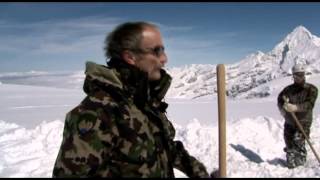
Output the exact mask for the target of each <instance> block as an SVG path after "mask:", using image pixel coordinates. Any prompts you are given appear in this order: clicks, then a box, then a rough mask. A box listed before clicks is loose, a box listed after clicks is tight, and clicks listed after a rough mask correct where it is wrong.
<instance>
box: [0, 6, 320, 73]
mask: <svg viewBox="0 0 320 180" xmlns="http://www.w3.org/2000/svg"><path fill="white" fill-rule="evenodd" d="M319 9H320V3H317V2H314V3H310V2H309V3H302V2H296V3H277V2H272V3H271V2H269V3H267V2H264V3H263V2H250V3H249V2H246V3H245V2H241V3H235V2H233V3H232V2H224V3H223V2H219V3H217V2H201V3H196V2H184V3H172V2H171V3H170V2H149V3H148V2H135V3H128V2H122V3H111V2H106V3H102V2H94V3H92V2H82V3H79V2H78V3H72V2H68V3H67V2H64V3H63V2H62V3H61V2H60V3H58V2H42V3H39V2H38V3H37V2H33V3H32V2H27V3H22V2H14V3H10V2H4V3H3V2H2V3H0V72H21V71H73V70H83V69H84V67H85V62H86V61H94V62H97V63H100V64H105V61H106V59H105V57H104V52H103V47H104V39H105V37H106V35H107V34H108V33H109V32H110V31H111V30H112V29H113V28H115V27H116V26H117V25H118V24H120V23H123V22H126V21H148V22H152V23H155V24H157V25H158V26H159V27H160V31H161V32H162V36H163V41H164V45H165V48H166V53H167V56H168V63H167V67H179V66H183V65H186V64H220V63H223V64H230V63H235V62H238V61H240V60H241V59H243V58H245V57H246V56H247V55H249V54H251V53H254V52H256V51H262V52H268V51H270V50H272V49H273V47H274V46H275V45H276V44H277V43H279V42H280V41H281V40H282V39H283V38H284V37H285V36H286V35H287V34H288V33H290V32H291V31H292V30H293V29H294V28H295V27H297V26H299V25H303V26H304V27H306V28H307V29H308V30H309V31H310V32H311V33H312V34H314V35H316V36H320V23H318V22H319V19H320V11H319Z"/></svg>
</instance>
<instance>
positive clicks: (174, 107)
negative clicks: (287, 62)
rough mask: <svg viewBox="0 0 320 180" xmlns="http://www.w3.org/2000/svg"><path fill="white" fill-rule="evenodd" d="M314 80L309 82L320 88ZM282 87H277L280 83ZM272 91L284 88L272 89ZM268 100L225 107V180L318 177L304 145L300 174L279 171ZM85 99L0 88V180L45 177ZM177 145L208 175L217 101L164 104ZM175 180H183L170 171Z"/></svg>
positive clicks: (67, 92) (214, 155)
mask: <svg viewBox="0 0 320 180" xmlns="http://www.w3.org/2000/svg"><path fill="white" fill-rule="evenodd" d="M319 79H320V78H319V77H318V76H317V77H313V78H310V81H313V82H315V83H316V84H319V83H320V81H319ZM284 82H285V81H284V80H282V81H280V80H279V82H278V83H284ZM273 86H274V87H278V89H279V90H280V89H281V88H280V87H284V85H282V84H276V83H274V85H273ZM276 94H277V93H276V92H274V93H273V95H272V96H270V97H268V98H259V99H242V100H234V99H227V177H320V173H319V164H318V162H317V160H316V158H315V156H314V155H313V153H312V152H311V149H310V148H309V146H308V145H307V149H308V158H307V163H306V165H305V166H303V167H298V168H296V169H293V170H290V169H287V168H286V167H284V166H283V160H284V159H285V154H284V152H283V150H282V149H283V147H284V142H283V138H282V134H283V122H284V121H283V119H282V118H281V117H280V115H279V113H278V112H277V109H276V106H275V103H276V101H275V100H276V99H275V95H276ZM83 97H84V94H83V93H82V92H81V91H79V90H74V89H59V88H49V87H37V86H26V85H11V84H2V85H1V86H0V101H1V102H2V103H1V107H0V109H1V111H0V114H1V117H0V127H1V130H0V151H1V153H0V177H51V173H52V168H53V164H54V161H55V158H56V156H57V153H58V149H59V147H60V143H61V140H62V130H63V121H64V115H65V113H66V112H68V111H69V110H71V109H72V108H73V107H74V106H75V105H77V103H79V102H80V101H81V100H82V98H83ZM166 100H167V101H168V102H169V109H168V117H169V118H170V119H171V121H172V122H173V123H174V126H175V127H176V139H177V140H181V141H183V143H184V145H185V147H186V148H187V149H188V150H189V153H190V154H192V155H193V156H195V157H196V158H198V159H199V160H200V161H202V162H203V163H204V164H205V165H206V167H207V168H208V170H209V171H212V170H214V169H218V152H219V151H218V129H217V128H218V126H217V125H218V124H217V118H218V116H217V100H216V97H214V96H212V97H207V98H198V99H181V98H180V99H174V98H167V99H166ZM314 115H315V116H314V117H315V118H314V123H313V125H312V128H311V134H310V136H311V138H310V139H311V142H313V146H314V148H315V149H316V150H318V151H319V149H320V144H319V142H320V133H319V130H320V127H319V122H320V109H319V102H317V103H316V106H315V109H314ZM175 174H176V175H177V177H185V175H184V174H182V173H181V172H179V171H178V170H175Z"/></svg>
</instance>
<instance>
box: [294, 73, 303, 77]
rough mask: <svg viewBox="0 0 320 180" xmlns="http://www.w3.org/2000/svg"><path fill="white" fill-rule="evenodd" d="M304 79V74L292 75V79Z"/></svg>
mask: <svg viewBox="0 0 320 180" xmlns="http://www.w3.org/2000/svg"><path fill="white" fill-rule="evenodd" d="M303 77H304V73H294V74H293V78H303Z"/></svg>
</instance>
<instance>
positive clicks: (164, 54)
mask: <svg viewBox="0 0 320 180" xmlns="http://www.w3.org/2000/svg"><path fill="white" fill-rule="evenodd" d="M167 62H168V58H167V54H166V53H163V54H162V56H161V57H160V63H161V64H162V65H163V66H164V65H165V64H166V63H167Z"/></svg>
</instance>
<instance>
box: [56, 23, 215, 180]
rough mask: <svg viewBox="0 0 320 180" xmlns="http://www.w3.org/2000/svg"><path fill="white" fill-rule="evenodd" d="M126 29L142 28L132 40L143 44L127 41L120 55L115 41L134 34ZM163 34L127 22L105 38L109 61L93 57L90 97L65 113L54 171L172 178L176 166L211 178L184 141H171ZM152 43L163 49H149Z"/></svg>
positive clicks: (89, 65) (62, 174) (66, 174)
mask: <svg viewBox="0 0 320 180" xmlns="http://www.w3.org/2000/svg"><path fill="white" fill-rule="evenodd" d="M128 32H135V33H136V34H138V36H137V37H138V38H137V39H139V37H140V40H139V43H138V44H136V45H135V46H134V47H135V48H136V46H142V47H141V48H140V50H138V49H134V48H133V47H131V48H130V47H124V48H123V49H122V50H121V49H120V50H118V52H121V53H120V55H119V53H118V55H119V56H116V55H114V54H112V53H113V52H114V50H115V45H114V44H113V42H114V41H116V40H117V44H118V45H119V44H120V45H121V44H122V46H126V45H125V43H123V42H122V41H121V40H123V39H125V40H124V41H126V40H127V41H128V40H130V37H129V36H132V35H128V34H130V33H128ZM128 37H129V38H128ZM159 37H160V33H159V31H158V29H157V28H156V26H154V25H152V24H149V23H144V22H135V23H125V24H123V25H121V26H118V28H117V29H116V30H115V31H114V32H113V33H111V35H109V37H108V39H107V40H106V44H107V46H108V47H106V51H107V56H111V58H110V61H109V62H108V66H104V65H98V64H96V63H93V62H87V64H86V71H85V73H86V78H85V82H84V86H83V89H84V92H85V93H86V94H87V96H86V97H85V99H84V100H83V101H82V102H81V103H80V105H78V106H77V107H75V108H74V109H73V110H71V111H70V112H69V113H68V114H67V116H66V120H65V126H64V131H63V140H62V144H61V147H60V151H59V153H58V156H57V159H56V162H55V165H54V169H53V177H166V178H169V177H174V172H173V168H176V169H178V170H180V171H182V172H184V173H185V174H186V175H187V176H189V177H209V175H208V173H207V171H206V168H205V166H204V165H203V164H202V163H201V162H199V161H198V160H197V159H195V158H194V157H192V156H191V155H189V153H188V152H187V150H186V149H185V148H184V146H183V144H182V142H180V141H174V140H173V139H174V137H175V129H174V127H173V125H172V124H171V122H170V121H169V120H168V119H167V117H166V108H167V106H168V105H167V104H166V103H165V102H163V98H164V96H165V94H166V92H167V90H168V88H169V86H170V83H171V77H170V76H169V75H168V74H167V73H166V72H165V70H164V69H162V68H161V67H163V65H164V64H165V63H166V61H167V59H166V55H165V53H164V48H163V45H162V41H161V38H159ZM117 38H118V39H117ZM119 38H120V40H119ZM149 40H150V41H149ZM129 43H131V42H129ZM152 43H155V44H152ZM120 45H119V46H120ZM152 45H157V47H158V48H148V46H152ZM127 46H128V45H127ZM129 46H130V45H129ZM159 47H160V48H159ZM112 48H113V49H112ZM143 48H144V49H145V51H142V49H143ZM118 49H119V48H118ZM147 49H148V50H150V51H147ZM135 53H137V54H135ZM139 55H141V56H139ZM136 57H139V58H140V59H142V60H141V61H142V62H143V63H142V62H141V63H140V62H139V60H140V59H139V60H138V59H135V58H136ZM133 61H134V62H133ZM151 62H152V63H154V64H153V65H152V63H151ZM159 62H160V63H159ZM146 65H148V66H146ZM150 67H153V68H150ZM148 68H149V69H148Z"/></svg>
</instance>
